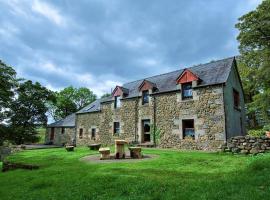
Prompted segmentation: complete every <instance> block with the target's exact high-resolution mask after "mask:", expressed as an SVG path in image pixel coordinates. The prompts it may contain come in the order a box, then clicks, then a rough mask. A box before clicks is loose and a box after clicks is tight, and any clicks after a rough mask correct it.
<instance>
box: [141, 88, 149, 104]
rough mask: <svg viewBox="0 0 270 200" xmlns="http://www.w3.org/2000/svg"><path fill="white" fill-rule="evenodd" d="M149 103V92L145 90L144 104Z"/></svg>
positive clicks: (143, 93) (143, 95)
mask: <svg viewBox="0 0 270 200" xmlns="http://www.w3.org/2000/svg"><path fill="white" fill-rule="evenodd" d="M147 103H149V91H148V90H145V91H143V92H142V104H143V105H144V104H147Z"/></svg>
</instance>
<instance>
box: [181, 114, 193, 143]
mask: <svg viewBox="0 0 270 200" xmlns="http://www.w3.org/2000/svg"><path fill="white" fill-rule="evenodd" d="M182 127H183V138H184V139H185V138H186V137H191V138H193V139H195V130H194V120H193V119H185V120H183V121H182Z"/></svg>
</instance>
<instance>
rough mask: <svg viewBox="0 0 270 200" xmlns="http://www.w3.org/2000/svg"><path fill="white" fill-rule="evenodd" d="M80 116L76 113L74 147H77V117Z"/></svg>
mask: <svg viewBox="0 0 270 200" xmlns="http://www.w3.org/2000/svg"><path fill="white" fill-rule="evenodd" d="M77 116H78V115H77V113H75V130H74V141H73V143H74V144H73V145H74V146H77V134H76V133H77V118H78V117H77Z"/></svg>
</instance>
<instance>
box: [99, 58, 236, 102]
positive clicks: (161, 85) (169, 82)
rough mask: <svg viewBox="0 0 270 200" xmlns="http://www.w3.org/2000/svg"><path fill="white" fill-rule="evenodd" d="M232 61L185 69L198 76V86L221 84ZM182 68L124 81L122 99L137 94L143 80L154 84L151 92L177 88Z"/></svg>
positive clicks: (226, 77) (231, 59)
mask: <svg viewBox="0 0 270 200" xmlns="http://www.w3.org/2000/svg"><path fill="white" fill-rule="evenodd" d="M233 61H234V57H230V58H226V59H222V60H218V61H213V62H210V63H206V64H200V65H196V66H193V67H190V68H186V69H189V70H190V71H191V72H193V73H194V74H196V75H197V76H198V77H199V78H200V80H201V82H200V83H199V85H198V87H200V86H207V85H215V84H221V83H225V82H226V81H227V79H228V76H229V73H230V71H231V67H232V65H233ZM184 70H185V69H180V70H176V71H173V72H169V73H166V74H160V75H157V76H152V77H149V78H144V79H141V80H137V81H133V82H129V83H125V84H124V85H123V87H124V88H127V89H128V90H129V94H128V96H126V97H125V98H124V99H127V98H133V97H137V96H139V90H138V88H139V86H140V84H141V83H142V82H143V81H144V80H147V81H150V82H152V83H155V84H156V87H157V91H155V92H154V93H153V94H155V93H163V92H170V91H174V90H177V85H176V80H177V78H178V77H179V76H180V75H181V74H182V72H183V71H184ZM106 101H111V98H108V99H104V100H101V102H106Z"/></svg>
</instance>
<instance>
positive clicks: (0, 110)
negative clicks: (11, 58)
mask: <svg viewBox="0 0 270 200" xmlns="http://www.w3.org/2000/svg"><path fill="white" fill-rule="evenodd" d="M16 84H17V79H16V72H15V70H14V69H12V67H9V66H7V65H6V64H5V63H4V62H3V61H1V60H0V88H1V89H0V146H1V145H2V144H3V142H4V141H5V140H7V139H8V138H9V135H10V129H9V127H8V126H7V124H6V123H7V119H8V117H9V116H10V114H11V112H10V107H11V103H12V100H13V97H14V88H15V87H16Z"/></svg>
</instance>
